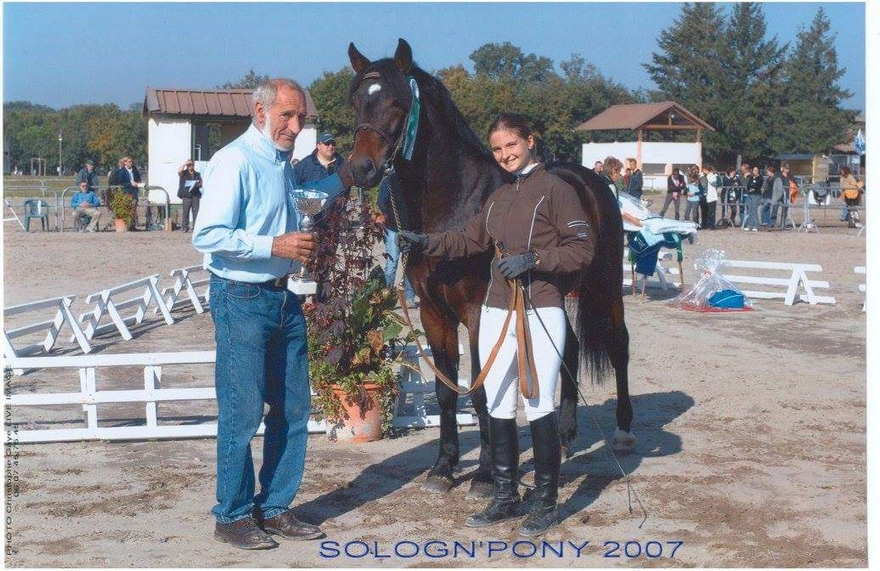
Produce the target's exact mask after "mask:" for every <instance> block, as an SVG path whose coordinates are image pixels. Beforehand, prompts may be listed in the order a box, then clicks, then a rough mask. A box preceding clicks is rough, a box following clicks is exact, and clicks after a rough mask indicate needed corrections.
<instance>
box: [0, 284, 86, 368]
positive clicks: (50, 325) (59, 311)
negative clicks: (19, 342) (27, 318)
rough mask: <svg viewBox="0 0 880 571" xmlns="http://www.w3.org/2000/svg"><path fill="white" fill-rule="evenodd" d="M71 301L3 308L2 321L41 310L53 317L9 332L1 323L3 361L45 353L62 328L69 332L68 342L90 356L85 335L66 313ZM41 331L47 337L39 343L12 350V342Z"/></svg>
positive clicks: (55, 299) (53, 300) (60, 299)
mask: <svg viewBox="0 0 880 571" xmlns="http://www.w3.org/2000/svg"><path fill="white" fill-rule="evenodd" d="M73 299H74V298H73V296H62V297H53V298H51V299H43V300H40V301H32V302H29V303H22V304H20V305H13V306H11V307H7V308H4V310H3V313H4V316H5V319H8V318H9V317H10V316H13V315H21V314H24V313H31V312H34V311H39V310H45V309H54V310H55V315H54V317H53V318H52V319H49V320H45V321H38V322H36V323H30V324H28V325H22V326H20V327H16V328H13V329H5V324H6V323H7V321H5V320H4V329H3V355H4V356H5V357H6V358H7V359H10V358H13V357H24V356H26V355H31V354H33V353H36V352H38V351H45V352H46V353H48V352H50V351H51V350H52V348H53V347H54V346H55V342H56V341H57V340H58V334H59V332H60V331H61V328H62V327H64V325H65V324H67V326H68V327H70V329H71V332H72V336H71V341H76V342H77V343H78V344H79V347H80V349H82V352H83V353H89V352H91V350H92V346H91V345H90V344H89V341H88V339H87V338H86V335H85V334H84V333H83V332H82V330H81V329H80V327H79V324H78V323H77V321H76V318H75V317H74V316H73V313H72V312H71V310H70V304H71V303H72V302H73ZM42 331H48V333H46V337H45V338H44V339H43V341H42V342H41V343H37V344H31V345H27V346H25V347H20V348H15V346H14V345H13V344H12V340H13V339H17V338H19V337H25V336H27V335H31V334H34V333H40V332H42ZM13 372H14V373H15V374H16V375H21V374H23V373H24V371H23V370H22V369H21V368H15V369H13Z"/></svg>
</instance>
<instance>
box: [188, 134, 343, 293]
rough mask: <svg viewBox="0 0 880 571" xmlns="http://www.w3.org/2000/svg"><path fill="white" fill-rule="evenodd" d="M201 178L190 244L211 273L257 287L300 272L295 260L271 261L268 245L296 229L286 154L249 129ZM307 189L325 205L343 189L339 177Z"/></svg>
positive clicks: (221, 152)
mask: <svg viewBox="0 0 880 571" xmlns="http://www.w3.org/2000/svg"><path fill="white" fill-rule="evenodd" d="M202 178H203V180H204V185H203V189H202V200H201V205H200V207H199V215H198V217H197V218H196V225H195V228H194V229H193V235H192V244H193V246H194V247H195V249H196V250H198V251H199V252H203V253H204V254H205V267H206V268H207V269H208V270H209V271H210V272H211V273H213V274H216V275H218V276H220V277H222V278H226V279H230V280H235V281H240V282H249V283H261V282H266V281H269V280H273V279H275V278H280V277H284V276H285V275H287V274H290V273H293V272H294V271H297V270H298V269H299V267H300V263H299V262H297V261H294V260H288V259H287V258H278V257H273V256H272V240H273V239H274V238H275V237H276V236H280V235H282V234H285V233H287V232H295V231H296V230H297V229H298V228H299V214H298V213H297V211H296V208H295V207H294V206H293V200H292V194H293V190H294V188H295V187H294V182H293V169H292V168H291V166H290V151H279V150H278V149H276V148H275V144H274V142H273V141H271V140H270V139H269V138H268V137H266V136H265V135H263V134H262V133H261V132H260V131H259V130H258V129H257V128H256V127H255V126H254V125H253V124H252V125H251V126H250V127H248V130H247V131H245V132H244V134H242V135H241V136H240V137H239V138H237V139H236V140H234V141H232V142H231V143H229V144H228V145H226V146H225V147H223V148H222V149H220V150H219V151H217V153H215V154H214V156H213V157H212V158H211V162H210V163H209V164H208V168H207V169H206V171H205V173H204V176H203V177H202ZM309 188H310V189H314V190H320V191H321V192H326V193H327V194H328V195H329V198H328V199H327V202H326V203H325V204H327V205H329V204H330V202H331V201H332V200H333V199H334V198H336V196H338V195H339V194H341V193H342V192H343V191H344V190H345V189H344V188H343V185H342V181H341V180H340V178H339V175H338V174H334V175H332V176H330V177H328V178H326V179H324V180H322V181H318V182H311V183H309Z"/></svg>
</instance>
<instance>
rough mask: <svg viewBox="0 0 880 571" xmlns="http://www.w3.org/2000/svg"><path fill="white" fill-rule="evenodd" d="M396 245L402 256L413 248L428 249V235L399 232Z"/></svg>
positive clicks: (406, 231)
mask: <svg viewBox="0 0 880 571" xmlns="http://www.w3.org/2000/svg"><path fill="white" fill-rule="evenodd" d="M397 245H398V246H400V251H401V252H403V253H404V254H406V253H409V251H410V250H411V249H413V248H418V249H424V248H427V247H428V235H427V234H420V233H418V232H410V231H409V230H401V231H400V232H398V233H397Z"/></svg>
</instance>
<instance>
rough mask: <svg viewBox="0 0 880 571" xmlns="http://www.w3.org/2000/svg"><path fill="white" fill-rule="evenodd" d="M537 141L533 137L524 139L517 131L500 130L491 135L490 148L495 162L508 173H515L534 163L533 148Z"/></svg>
mask: <svg viewBox="0 0 880 571" xmlns="http://www.w3.org/2000/svg"><path fill="white" fill-rule="evenodd" d="M534 146H535V139H534V137H532V136H531V135H529V137H528V138H527V139H523V138H522V137H520V136H519V134H518V133H517V132H516V131H511V130H509V129H498V130H497V131H493V132H492V134H491V135H489V147H490V148H491V149H492V155H493V156H494V157H495V162H497V163H498V164H499V165H501V168H503V169H504V170H506V171H507V172H510V173H514V172H517V171H520V170H522V169H524V168H525V167H527V166H528V165H529V164H531V162H532V147H534Z"/></svg>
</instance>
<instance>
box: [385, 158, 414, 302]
mask: <svg viewBox="0 0 880 571" xmlns="http://www.w3.org/2000/svg"><path fill="white" fill-rule="evenodd" d="M392 179H393V180H392ZM389 181H390V182H389ZM392 184H397V175H392V176H391V177H385V178H383V179H382V183H381V184H380V185H379V195H378V197H377V198H376V206H378V207H379V211H380V212H381V214H380V215H379V218H378V219H377V221H378V222H379V223H380V224H382V226H384V227H385V285H387V286H388V287H395V285H396V284H395V282H394V279H395V278H396V277H397V263H398V262H399V261H400V246H399V245H398V244H397V224H398V220H397V218H396V216H395V215H394V207H393V205H392V204H391V192H392V191H391V185H392ZM403 291H404V298H405V299H406V305H407V306H409V307H410V308H413V309H414V308H416V307H418V305H417V304H416V294H415V292H414V291H413V287H412V284H411V283H410V281H409V278H408V277H407V276H406V268H404V274H403ZM395 293H396V292H395Z"/></svg>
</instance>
